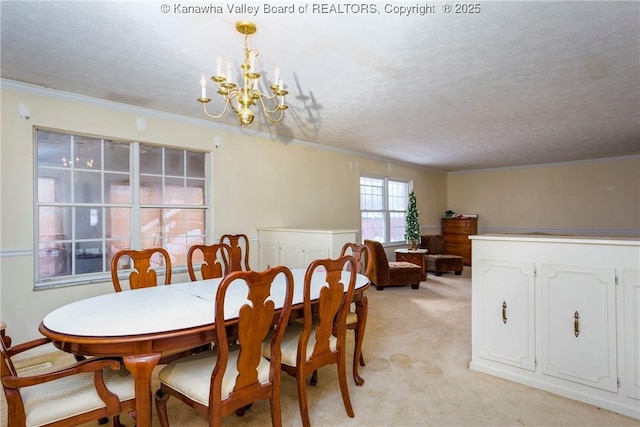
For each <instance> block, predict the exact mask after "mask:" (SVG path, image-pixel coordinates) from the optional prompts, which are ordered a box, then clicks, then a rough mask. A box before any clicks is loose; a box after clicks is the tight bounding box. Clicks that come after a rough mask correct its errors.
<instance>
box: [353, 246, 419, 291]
mask: <svg viewBox="0 0 640 427" xmlns="http://www.w3.org/2000/svg"><path fill="white" fill-rule="evenodd" d="M364 244H365V245H367V246H369V249H370V250H371V253H372V254H373V256H372V258H373V268H372V269H371V275H370V276H369V280H370V281H371V284H372V285H374V286H375V287H376V289H377V290H379V291H381V290H383V289H384V288H385V287H387V286H407V285H411V288H413V289H418V288H419V287H420V276H421V275H422V267H420V266H418V265H415V264H412V263H410V262H405V261H391V262H389V260H388V259H387V254H386V253H385V252H384V247H383V246H382V244H381V243H380V242H376V241H375V240H365V241H364Z"/></svg>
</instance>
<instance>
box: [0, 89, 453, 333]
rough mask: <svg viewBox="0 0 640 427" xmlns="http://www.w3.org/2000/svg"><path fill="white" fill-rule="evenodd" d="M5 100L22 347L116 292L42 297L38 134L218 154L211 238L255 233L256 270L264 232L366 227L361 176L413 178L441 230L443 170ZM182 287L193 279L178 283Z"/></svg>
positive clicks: (105, 108) (9, 233)
mask: <svg viewBox="0 0 640 427" xmlns="http://www.w3.org/2000/svg"><path fill="white" fill-rule="evenodd" d="M1 95H2V99H1V102H2V104H1V107H2V108H1V112H2V117H1V119H2V132H1V140H0V180H1V181H0V203H1V205H0V207H1V209H0V221H1V222H0V319H2V320H4V321H5V322H6V323H7V324H8V325H9V326H8V328H9V333H10V335H12V337H14V339H15V340H16V342H22V341H25V340H27V339H32V338H35V337H37V336H39V334H38V331H37V327H38V324H39V323H40V321H41V320H42V318H43V317H44V316H45V315H46V314H47V313H48V312H50V311H51V310H53V309H55V308H56V307H59V306H61V305H64V304H67V303H69V302H72V301H75V300H78V299H82V298H86V297H89V296H93V295H98V294H102V293H106V292H113V288H112V286H111V284H110V283H108V282H105V283H98V284H92V285H77V286H71V287H64V288H57V289H49V290H39V291H34V290H33V285H34V276H33V255H34V244H33V178H34V170H33V163H34V153H33V127H34V126H37V127H45V128H52V129H60V130H67V131H70V132H77V133H86V134H91V135H96V136H106V137H111V138H123V139H128V140H137V141H141V142H146V143H156V144H166V145H173V146H178V147H185V148H192V149H204V150H210V151H211V153H212V158H211V175H212V184H213V185H212V197H213V203H212V206H213V209H212V211H213V214H212V219H213V230H212V235H213V236H214V237H215V238H217V236H220V235H221V234H223V233H227V232H229V233H239V232H242V233H245V234H247V235H248V236H249V237H250V239H252V242H251V245H252V248H251V252H252V263H253V264H254V265H257V242H256V238H257V230H256V228H257V227H266V226H297V227H336V228H353V229H359V227H360V211H359V196H358V195H359V176H360V173H370V174H376V175H381V176H391V177H396V178H407V179H413V180H414V188H415V191H416V195H417V200H418V209H419V211H420V219H421V225H422V226H423V230H425V231H429V230H436V232H437V230H438V225H439V219H440V216H441V214H442V212H443V210H444V209H445V206H446V174H444V173H440V172H433V171H428V170H425V169H420V168H416V167H410V166H406V165H401V164H394V163H388V162H386V161H381V160H375V159H372V158H368V157H362V156H357V155H350V154H345V153H343V152H337V151H330V150H324V149H318V148H315V147H313V146H311V145H310V144H301V143H295V142H287V143H285V142H281V141H278V140H272V139H271V138H269V137H260V136H255V135H250V134H248V133H250V132H247V133H242V132H240V131H238V129H237V128H231V129H228V128H224V127H221V126H218V125H215V124H212V123H213V122H211V121H205V120H202V121H198V120H187V119H184V118H174V117H171V116H169V115H164V114H158V113H154V112H150V111H144V110H140V109H133V108H114V106H113V105H110V104H104V103H102V104H104V105H102V104H101V103H96V102H86V101H83V100H82V99H80V100H70V99H68V97H66V96H62V97H51V96H41V95H40V94H39V93H37V92H36V93H31V92H28V91H27V92H24V91H19V90H11V89H6V88H3V89H2V92H1ZM21 103H22V104H24V106H26V107H27V108H28V109H29V111H30V119H29V120H22V119H20V118H19V109H18V105H19V104H21ZM138 119H144V120H145V122H146V128H145V129H144V130H139V129H138V126H137V120H138ZM214 137H218V138H219V141H220V142H221V145H220V147H219V148H214ZM178 280H187V278H186V277H185V275H178V276H177V277H176V278H175V279H174V281H178Z"/></svg>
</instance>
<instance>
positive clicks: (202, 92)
mask: <svg viewBox="0 0 640 427" xmlns="http://www.w3.org/2000/svg"><path fill="white" fill-rule="evenodd" d="M200 88H201V90H200V98H206V97H207V79H205V78H204V74H203V75H202V76H201V77H200Z"/></svg>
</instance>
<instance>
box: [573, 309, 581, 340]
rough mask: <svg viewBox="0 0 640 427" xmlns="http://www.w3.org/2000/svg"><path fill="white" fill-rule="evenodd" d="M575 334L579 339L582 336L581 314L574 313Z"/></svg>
mask: <svg viewBox="0 0 640 427" xmlns="http://www.w3.org/2000/svg"><path fill="white" fill-rule="evenodd" d="M573 333H574V334H575V336H576V337H577V336H578V335H580V313H578V312H577V311H576V312H575V313H573Z"/></svg>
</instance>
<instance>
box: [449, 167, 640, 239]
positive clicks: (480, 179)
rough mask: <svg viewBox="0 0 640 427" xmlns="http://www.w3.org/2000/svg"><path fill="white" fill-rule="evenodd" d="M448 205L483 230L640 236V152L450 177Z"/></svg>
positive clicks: (488, 231) (482, 231)
mask: <svg viewBox="0 0 640 427" xmlns="http://www.w3.org/2000/svg"><path fill="white" fill-rule="evenodd" d="M447 200H448V202H447V208H448V209H451V210H453V211H455V212H457V213H475V214H478V215H479V219H478V227H479V230H478V231H479V232H480V233H502V232H512V233H520V232H532V231H542V232H550V233H561V234H587V235H602V236H605V235H606V236H629V237H639V236H640V156H631V157H622V158H613V159H609V160H604V159H603V160H597V161H589V162H573V163H565V164H556V165H540V166H535V167H526V168H518V169H512V168H508V169H494V170H486V171H476V172H465V173H452V174H449V175H448V190H447Z"/></svg>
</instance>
